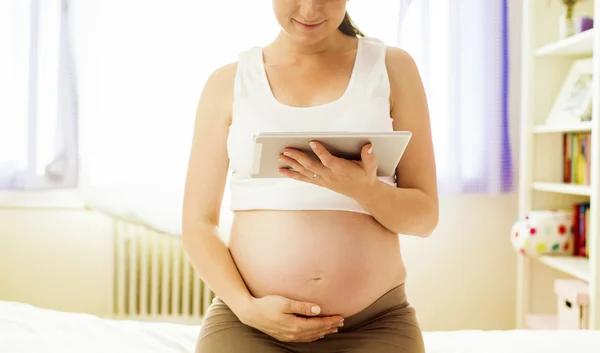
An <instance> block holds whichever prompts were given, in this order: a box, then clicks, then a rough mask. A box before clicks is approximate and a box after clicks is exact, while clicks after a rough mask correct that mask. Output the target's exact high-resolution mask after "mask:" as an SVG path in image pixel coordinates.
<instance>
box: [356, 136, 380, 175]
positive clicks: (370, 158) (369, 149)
mask: <svg viewBox="0 0 600 353" xmlns="http://www.w3.org/2000/svg"><path fill="white" fill-rule="evenodd" d="M360 156H361V161H362V163H363V165H364V167H365V169H366V170H368V171H370V172H372V171H374V170H377V159H376V158H375V153H374V152H373V145H372V144H370V143H368V144H366V145H364V146H363V148H362V150H361V153H360Z"/></svg>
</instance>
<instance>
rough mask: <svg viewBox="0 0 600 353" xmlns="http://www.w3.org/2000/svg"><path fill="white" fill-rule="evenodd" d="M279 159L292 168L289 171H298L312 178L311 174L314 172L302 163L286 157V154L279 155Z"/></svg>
mask: <svg viewBox="0 0 600 353" xmlns="http://www.w3.org/2000/svg"><path fill="white" fill-rule="evenodd" d="M279 160H280V161H282V162H283V163H285V164H287V165H289V166H290V167H291V168H292V170H291V171H295V172H298V173H300V174H302V175H304V176H305V177H307V178H312V176H314V174H316V173H314V172H312V171H310V170H307V169H306V168H305V167H304V166H303V165H302V164H300V163H299V162H298V161H297V160H295V159H294V158H291V157H287V156H281V157H279ZM312 179H314V178H312Z"/></svg>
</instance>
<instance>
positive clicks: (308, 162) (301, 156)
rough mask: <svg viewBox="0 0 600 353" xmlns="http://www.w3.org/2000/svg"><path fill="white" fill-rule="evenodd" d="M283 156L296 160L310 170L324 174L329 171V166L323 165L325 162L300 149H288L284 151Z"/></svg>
mask: <svg viewBox="0 0 600 353" xmlns="http://www.w3.org/2000/svg"><path fill="white" fill-rule="evenodd" d="M283 156H284V157H289V158H292V159H294V160H296V161H297V162H298V163H300V165H302V166H303V167H304V169H306V170H308V171H310V172H314V173H317V174H319V175H324V174H325V173H326V171H327V168H326V167H325V166H324V165H323V163H321V161H319V160H318V159H315V158H311V157H309V156H308V155H307V154H306V153H302V152H300V151H298V150H294V149H286V150H284V151H283Z"/></svg>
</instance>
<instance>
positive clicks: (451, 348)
mask: <svg viewBox="0 0 600 353" xmlns="http://www.w3.org/2000/svg"><path fill="white" fill-rule="evenodd" d="M199 329H200V327H199V326H195V325H178V324H170V323H150V322H140V321H128V320H110V319H103V318H99V317H97V316H94V315H89V314H81V313H66V312H60V311H55V310H48V309H41V308H38V307H34V306H31V305H27V304H23V303H17V302H6V301H0V352H1V353H39V352H44V353H54V352H56V353H138V352H139V353H159V352H160V353H191V352H193V351H194V346H195V342H196V337H197V334H198V331H199ZM424 337H425V344H426V347H427V353H598V352H600V331H524V330H510V331H479V330H463V331H444V332H425V333H424Z"/></svg>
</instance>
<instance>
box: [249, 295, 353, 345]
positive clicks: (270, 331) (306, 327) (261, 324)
mask: <svg viewBox="0 0 600 353" xmlns="http://www.w3.org/2000/svg"><path fill="white" fill-rule="evenodd" d="M320 311H321V310H320V308H319V306H318V305H315V304H311V303H305V302H298V301H295V300H291V299H288V298H285V297H282V296H279V295H268V296H265V297H262V298H252V299H251V301H250V304H249V306H248V309H247V310H246V312H245V313H244V315H242V317H240V320H241V321H242V322H243V323H244V324H246V325H248V326H251V327H254V328H255V329H257V330H259V331H262V332H264V333H266V334H267V335H269V336H271V337H274V338H275V339H277V340H279V341H282V342H313V341H316V340H318V339H320V338H323V337H325V335H328V334H331V333H335V332H337V329H338V328H339V327H342V326H343V325H344V324H343V321H344V318H343V317H342V316H340V315H334V316H324V317H317V315H319V313H320Z"/></svg>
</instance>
